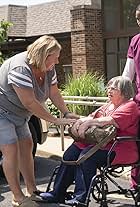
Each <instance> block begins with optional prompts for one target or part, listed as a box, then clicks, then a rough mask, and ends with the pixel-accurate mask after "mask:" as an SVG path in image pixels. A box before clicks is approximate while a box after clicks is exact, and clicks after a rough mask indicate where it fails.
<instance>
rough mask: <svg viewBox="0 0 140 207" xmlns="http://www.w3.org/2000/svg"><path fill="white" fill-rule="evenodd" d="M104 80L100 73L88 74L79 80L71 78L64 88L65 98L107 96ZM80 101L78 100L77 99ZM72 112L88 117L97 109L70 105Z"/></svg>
mask: <svg viewBox="0 0 140 207" xmlns="http://www.w3.org/2000/svg"><path fill="white" fill-rule="evenodd" d="M104 82H105V81H104V78H103V76H101V75H99V74H98V73H95V74H92V73H86V74H83V75H81V76H80V77H78V78H73V77H69V80H68V83H67V84H65V85H64V86H63V88H64V89H63V91H62V95H63V96H89V97H90V96H95V97H97V96H98V97H100V96H106V90H105V86H104ZM77 100H78V99H77ZM68 107H69V110H70V111H74V112H75V113H77V114H80V115H88V114H89V113H90V112H91V111H93V110H94V109H95V108H93V107H91V106H81V105H74V104H71V105H70V104H69V105H68Z"/></svg>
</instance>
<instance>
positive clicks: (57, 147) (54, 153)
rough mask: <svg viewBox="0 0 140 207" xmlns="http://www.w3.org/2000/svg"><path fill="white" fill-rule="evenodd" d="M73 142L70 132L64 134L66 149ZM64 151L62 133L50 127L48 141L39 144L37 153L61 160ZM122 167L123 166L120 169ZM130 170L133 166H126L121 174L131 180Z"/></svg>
mask: <svg viewBox="0 0 140 207" xmlns="http://www.w3.org/2000/svg"><path fill="white" fill-rule="evenodd" d="M72 142H73V139H72V138H71V137H70V136H68V133H67V132H66V133H65V135H64V151H65V150H66V149H67V148H68V147H69V146H70V145H71V144H72ZM64 151H63V150H62V142H61V137H60V134H58V131H57V130H56V129H55V128H51V129H49V133H48V136H47V139H46V141H45V142H44V143H43V144H42V145H40V144H38V146H37V153H36V155H37V156H41V157H47V158H48V157H50V158H52V159H55V160H61V158H62V156H63V153H64ZM121 169H122V168H120V169H118V170H121ZM130 172H131V168H130V167H125V168H124V171H123V172H122V173H121V174H120V176H121V177H123V178H124V179H126V180H130Z"/></svg>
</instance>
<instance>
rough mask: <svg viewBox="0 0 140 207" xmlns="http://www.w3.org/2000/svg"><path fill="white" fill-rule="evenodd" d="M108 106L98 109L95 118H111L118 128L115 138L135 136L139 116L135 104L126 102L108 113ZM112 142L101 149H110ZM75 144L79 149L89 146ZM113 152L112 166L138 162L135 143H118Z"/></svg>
mask: <svg viewBox="0 0 140 207" xmlns="http://www.w3.org/2000/svg"><path fill="white" fill-rule="evenodd" d="M110 104H111V103H108V104H106V105H104V106H102V107H100V108H99V109H98V111H97V113H96V115H95V118H98V117H102V116H111V117H112V118H113V119H114V120H115V122H116V123H117V124H118V126H119V128H118V129H117V136H137V132H138V121H139V116H138V107H137V105H136V103H135V102H134V101H128V102H125V103H124V104H121V105H120V106H119V107H118V108H117V109H116V110H111V111H109V106H110ZM113 142H114V141H111V142H110V143H109V144H107V145H106V146H105V147H103V148H102V149H107V150H108V149H110V147H111V145H112V143H113ZM75 144H76V146H78V147H79V148H80V149H84V148H85V147H87V146H89V145H88V144H87V145H86V144H83V143H81V142H76V143H75ZM113 151H115V152H116V157H115V159H114V161H113V164H121V163H122V164H127V163H133V162H135V161H136V160H138V151H137V145H136V142H135V141H125V142H120V143H118V144H117V145H116V146H115V148H114V149H113Z"/></svg>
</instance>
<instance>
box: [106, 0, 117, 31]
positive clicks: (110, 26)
mask: <svg viewBox="0 0 140 207" xmlns="http://www.w3.org/2000/svg"><path fill="white" fill-rule="evenodd" d="M118 2H119V1H118V0H117V1H116V0H104V1H103V7H104V8H103V10H104V28H105V31H106V32H114V31H117V30H118V27H119V25H118V20H119V4H118Z"/></svg>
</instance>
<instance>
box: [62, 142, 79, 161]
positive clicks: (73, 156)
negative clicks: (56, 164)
mask: <svg viewBox="0 0 140 207" xmlns="http://www.w3.org/2000/svg"><path fill="white" fill-rule="evenodd" d="M80 152H81V150H80V149H79V148H78V147H77V146H75V145H74V144H72V145H71V146H70V147H69V148H68V149H67V150H66V151H65V152H64V155H63V159H64V160H67V161H69V160H77V159H78V157H79V154H80Z"/></svg>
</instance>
